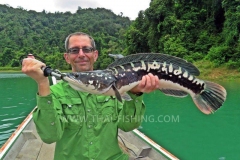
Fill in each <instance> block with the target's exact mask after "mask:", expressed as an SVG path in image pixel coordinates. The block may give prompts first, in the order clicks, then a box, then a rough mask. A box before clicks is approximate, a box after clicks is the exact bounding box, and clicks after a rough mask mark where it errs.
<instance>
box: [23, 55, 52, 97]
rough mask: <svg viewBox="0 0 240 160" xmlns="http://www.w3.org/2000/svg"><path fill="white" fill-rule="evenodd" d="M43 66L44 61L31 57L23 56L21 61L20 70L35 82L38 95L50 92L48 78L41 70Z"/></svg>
mask: <svg viewBox="0 0 240 160" xmlns="http://www.w3.org/2000/svg"><path fill="white" fill-rule="evenodd" d="M45 66H46V65H45V64H44V63H42V62H41V61H38V60H36V59H33V58H25V59H23V61H22V72H23V73H25V74H26V75H28V76H29V77H31V78H32V79H34V80H35V81H36V82H37V84H38V91H39V95H41V96H45V95H48V94H50V89H49V80H48V78H47V77H45V76H44V74H43V71H42V68H43V67H45Z"/></svg>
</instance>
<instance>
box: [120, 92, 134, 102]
mask: <svg viewBox="0 0 240 160" xmlns="http://www.w3.org/2000/svg"><path fill="white" fill-rule="evenodd" d="M122 99H124V100H125V101H131V100H132V98H131V96H129V94H127V93H123V94H122Z"/></svg>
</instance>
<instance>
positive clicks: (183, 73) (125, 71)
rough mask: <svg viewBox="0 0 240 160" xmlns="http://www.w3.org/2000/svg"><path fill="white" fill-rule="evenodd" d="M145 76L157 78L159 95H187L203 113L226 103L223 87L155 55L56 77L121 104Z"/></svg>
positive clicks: (172, 59)
mask: <svg viewBox="0 0 240 160" xmlns="http://www.w3.org/2000/svg"><path fill="white" fill-rule="evenodd" d="M160 58H162V59H160ZM149 73H151V74H153V75H156V76H158V78H159V88H158V89H159V90H160V91H161V92H163V93H164V94H166V95H168V96H175V97H186V96H187V95H190V96H191V97H192V100H193V102H194V103H195V105H196V106H197V108H198V109H199V110H200V111H202V112H203V113H204V114H210V113H213V112H215V111H216V110H218V109H219V108H220V107H221V106H222V105H223V103H224V101H225V100H226V95H227V93H226V90H225V88H224V87H222V86H221V85H219V84H217V83H213V82H209V81H204V80H201V79H198V78H196V77H195V76H196V75H199V74H200V73H199V70H198V69H197V68H196V67H195V66H194V65H192V64H190V63H189V62H187V61H185V60H183V59H180V58H177V57H173V56H169V55H163V54H160V55H157V54H156V53H148V54H135V55H130V56H126V57H123V58H120V59H118V60H117V62H116V61H115V62H113V64H111V65H109V66H108V68H107V69H105V70H94V71H87V72H76V73H65V74H62V75H61V76H60V77H61V78H62V79H63V80H65V81H67V82H68V83H69V84H70V86H72V88H74V89H76V90H80V91H83V92H89V93H92V94H103V95H109V96H116V97H117V99H118V100H119V101H121V102H122V99H124V100H131V97H130V96H129V95H128V94H127V93H128V92H129V91H130V90H131V89H132V88H134V87H135V86H137V85H138V84H139V83H140V82H141V79H142V77H143V76H145V75H147V74H149Z"/></svg>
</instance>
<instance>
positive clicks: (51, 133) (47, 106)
mask: <svg viewBox="0 0 240 160" xmlns="http://www.w3.org/2000/svg"><path fill="white" fill-rule="evenodd" d="M37 105H38V106H37V108H36V109H35V110H34V112H33V120H34V123H35V125H36V128H37V132H38V134H39V136H40V137H41V139H42V140H43V141H44V142H45V143H53V142H56V141H58V140H59V139H61V137H62V134H63V129H64V125H65V123H64V121H65V119H64V116H62V109H61V107H57V106H61V104H60V103H59V101H58V100H57V99H56V98H54V96H53V94H50V95H48V96H45V97H41V96H39V95H37Z"/></svg>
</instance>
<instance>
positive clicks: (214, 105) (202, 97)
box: [193, 81, 227, 114]
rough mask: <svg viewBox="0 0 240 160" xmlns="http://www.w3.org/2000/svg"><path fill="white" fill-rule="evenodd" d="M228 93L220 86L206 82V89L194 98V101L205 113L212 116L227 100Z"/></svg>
mask: <svg viewBox="0 0 240 160" xmlns="http://www.w3.org/2000/svg"><path fill="white" fill-rule="evenodd" d="M226 96H227V92H226V90H225V88H224V87H222V86H221V85H219V84H216V83H213V82H209V81H205V89H204V90H203V91H202V92H201V93H200V94H196V95H195V96H193V101H194V103H195V104H196V106H197V107H198V109H200V110H201V111H202V112H203V113H205V114H210V113H214V112H215V111H216V110H218V109H219V108H220V107H221V106H222V104H223V102H224V101H225V100H226Z"/></svg>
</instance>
